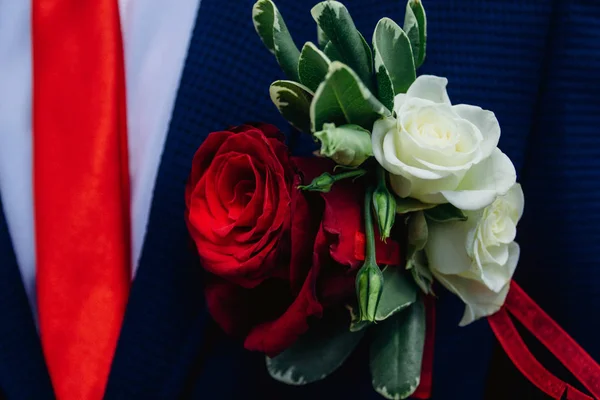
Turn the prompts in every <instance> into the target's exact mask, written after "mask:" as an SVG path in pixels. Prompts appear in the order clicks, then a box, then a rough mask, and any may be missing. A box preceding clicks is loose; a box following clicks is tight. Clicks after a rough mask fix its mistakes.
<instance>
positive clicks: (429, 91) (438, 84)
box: [406, 75, 450, 104]
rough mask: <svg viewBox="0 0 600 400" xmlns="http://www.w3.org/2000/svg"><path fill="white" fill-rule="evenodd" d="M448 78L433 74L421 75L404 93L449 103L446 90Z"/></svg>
mask: <svg viewBox="0 0 600 400" xmlns="http://www.w3.org/2000/svg"><path fill="white" fill-rule="evenodd" d="M447 85H448V79H446V78H440V77H439V76H434V75H421V76H419V77H418V78H417V79H416V80H415V82H414V83H413V84H412V85H411V86H410V88H408V91H407V92H406V95H407V96H409V97H417V98H420V99H426V100H430V101H433V102H434V103H445V104H450V98H449V97H448V93H447V92H446V86H447Z"/></svg>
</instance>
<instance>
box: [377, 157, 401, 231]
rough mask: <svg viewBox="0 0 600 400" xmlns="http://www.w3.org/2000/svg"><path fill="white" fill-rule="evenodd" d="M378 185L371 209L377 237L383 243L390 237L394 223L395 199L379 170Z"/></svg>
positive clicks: (380, 169)
mask: <svg viewBox="0 0 600 400" xmlns="http://www.w3.org/2000/svg"><path fill="white" fill-rule="evenodd" d="M377 173H378V179H379V184H378V185H377V188H376V189H375V191H374V192H373V207H374V208H375V214H377V223H378V225H379V235H380V236H381V240H383V241H385V240H387V238H389V237H390V233H391V231H392V227H393V226H394V222H396V197H395V196H394V194H392V193H391V192H390V191H389V189H388V187H387V185H386V179H385V170H383V168H379V171H378V172H377Z"/></svg>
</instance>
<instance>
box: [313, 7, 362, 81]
mask: <svg viewBox="0 0 600 400" xmlns="http://www.w3.org/2000/svg"><path fill="white" fill-rule="evenodd" d="M311 14H312V17H313V19H314V20H315V21H316V22H317V24H318V25H319V27H320V28H321V29H322V30H323V32H325V34H326V35H327V37H328V38H329V40H330V41H331V43H333V45H334V46H335V48H336V50H337V51H338V52H339V53H340V54H341V56H342V57H341V60H343V61H344V62H346V63H347V64H348V66H349V67H350V68H352V69H353V70H354V71H355V72H356V73H357V75H358V76H359V77H360V79H361V80H362V81H363V82H364V83H365V85H367V87H368V88H371V87H372V83H371V81H372V66H370V64H369V54H368V52H367V51H366V49H365V46H364V44H363V39H362V38H361V34H360V32H358V30H357V29H356V27H355V25H354V21H352V17H351V16H350V13H349V12H348V9H347V8H346V7H345V6H344V5H343V4H342V3H340V2H338V1H323V2H321V3H319V4H317V5H316V6H314V7H313V8H312V10H311Z"/></svg>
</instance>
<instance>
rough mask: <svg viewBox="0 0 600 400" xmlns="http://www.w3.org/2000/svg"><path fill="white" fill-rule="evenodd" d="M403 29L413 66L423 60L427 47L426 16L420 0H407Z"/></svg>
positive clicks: (418, 65)
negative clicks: (408, 41) (410, 51)
mask: <svg viewBox="0 0 600 400" xmlns="http://www.w3.org/2000/svg"><path fill="white" fill-rule="evenodd" d="M404 31H405V32H406V35H407V36H408V38H409V40H410V45H411V47H412V52H413V57H414V60H415V67H416V68H419V67H420V66H421V65H422V64H423V61H425V50H426V48H427V17H426V15H425V9H424V8H423V3H422V2H421V0H408V2H407V3H406V13H405V14H404Z"/></svg>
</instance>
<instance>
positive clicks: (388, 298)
mask: <svg viewBox="0 0 600 400" xmlns="http://www.w3.org/2000/svg"><path fill="white" fill-rule="evenodd" d="M404 272H405V271H404V270H403V269H401V268H399V267H397V266H389V265H388V266H387V267H385V268H384V270H383V271H382V274H383V291H382V293H381V298H380V299H379V304H378V306H377V312H376V313H375V321H383V320H385V319H387V318H389V317H391V316H392V315H394V314H395V313H397V312H398V311H402V310H404V309H405V308H407V307H408V306H410V305H411V304H413V303H414V302H415V301H416V300H417V289H416V287H415V285H414V283H413V282H412V280H411V279H410V278H409V277H408V275H407V274H406V273H404Z"/></svg>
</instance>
